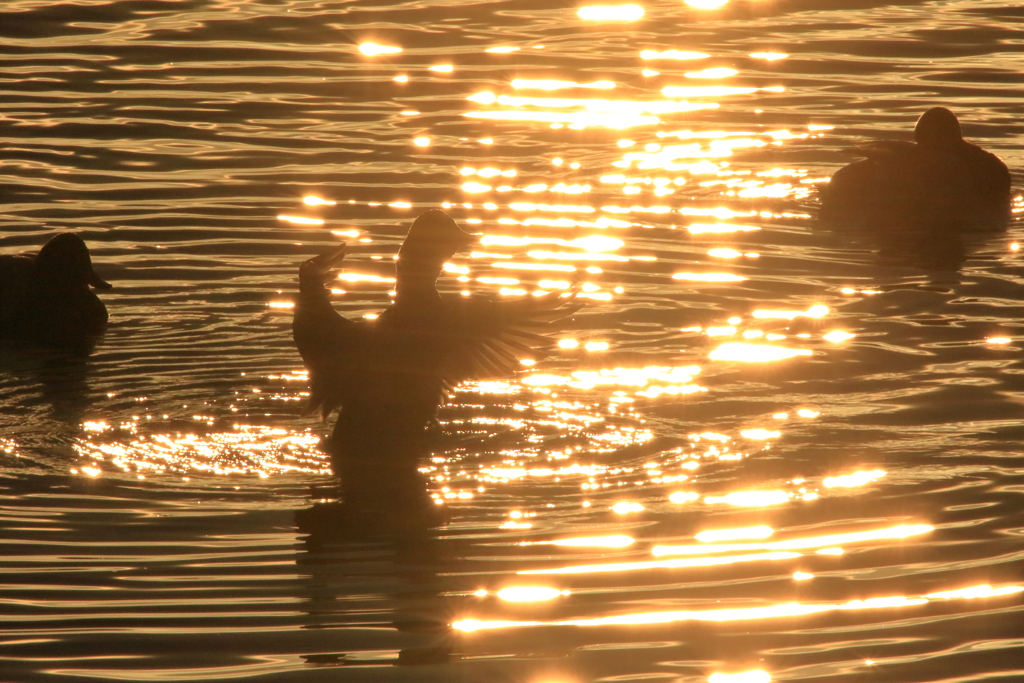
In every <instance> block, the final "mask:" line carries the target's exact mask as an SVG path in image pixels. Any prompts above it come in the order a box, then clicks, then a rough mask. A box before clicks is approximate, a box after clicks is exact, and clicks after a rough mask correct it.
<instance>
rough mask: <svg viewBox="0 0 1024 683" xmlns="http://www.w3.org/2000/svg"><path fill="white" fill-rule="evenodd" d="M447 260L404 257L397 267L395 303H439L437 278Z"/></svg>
mask: <svg viewBox="0 0 1024 683" xmlns="http://www.w3.org/2000/svg"><path fill="white" fill-rule="evenodd" d="M445 261H447V259H443V260H442V259H438V258H432V257H430V258H428V257H416V256H412V257H410V256H409V255H402V257H401V258H399V260H398V265H397V267H396V281H395V303H405V302H410V303H412V302H422V301H437V300H439V298H440V297H439V296H438V294H437V278H438V277H440V275H441V271H442V270H443V269H444V263H445Z"/></svg>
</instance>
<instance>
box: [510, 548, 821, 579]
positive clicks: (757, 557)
mask: <svg viewBox="0 0 1024 683" xmlns="http://www.w3.org/2000/svg"><path fill="white" fill-rule="evenodd" d="M797 557H802V556H801V555H800V553H793V552H770V553H754V554H752V555H729V556H726V557H694V558H687V559H675V560H646V561H641V562H615V563H612V564H583V565H575V566H569V567H555V568H552V569H523V570H520V571H518V572H516V573H517V574H523V575H538V574H599V573H610V572H631V571H639V570H644V569H680V568H685V567H719V566H722V565H729V564H739V563H741V562H760V561H778V560H792V559H794V558H797Z"/></svg>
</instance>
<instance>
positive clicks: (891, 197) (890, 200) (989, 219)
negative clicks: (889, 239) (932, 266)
mask: <svg viewBox="0 0 1024 683" xmlns="http://www.w3.org/2000/svg"><path fill="white" fill-rule="evenodd" d="M914 138H915V141H914V142H904V141H895V140H881V141H876V142H872V143H869V144H867V145H865V146H863V147H860V148H858V151H859V152H860V153H862V154H863V155H864V156H866V157H867V158H866V159H863V160H861V161H856V162H854V163H852V164H850V165H848V166H845V167H843V168H841V169H839V170H838V171H837V172H836V173H835V174H834V175H833V176H832V179H831V181H830V182H829V184H828V185H827V186H826V187H824V188H823V189H822V192H821V218H822V219H824V220H827V221H830V222H833V223H837V224H841V225H842V224H846V225H853V226H855V227H868V228H871V227H877V228H889V227H897V228H898V227H910V228H960V229H964V228H966V229H992V228H999V227H1004V226H1005V225H1006V222H1007V220H1008V218H1009V215H1010V172H1009V170H1008V169H1007V168H1006V165H1005V164H1004V163H1003V162H1002V161H1001V160H1000V159H999V157H997V156H996V155H994V154H992V153H990V152H986V151H985V150H983V149H981V148H980V147H978V146H977V145H975V144H973V143H970V142H968V141H966V140H964V139H963V136H962V134H961V131H960V122H959V121H958V120H957V118H956V116H955V115H954V114H953V113H952V112H951V111H949V110H948V109H946V108H945V107H933V108H931V109H929V110H928V111H926V112H925V113H924V114H922V115H921V118H920V119H919V120H918V122H917V125H916V127H915V128H914Z"/></svg>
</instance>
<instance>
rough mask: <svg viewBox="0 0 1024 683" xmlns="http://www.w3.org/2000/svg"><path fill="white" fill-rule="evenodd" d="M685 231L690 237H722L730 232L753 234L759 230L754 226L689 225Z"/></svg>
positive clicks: (728, 224) (722, 224) (729, 224)
mask: <svg viewBox="0 0 1024 683" xmlns="http://www.w3.org/2000/svg"><path fill="white" fill-rule="evenodd" d="M686 229H687V230H688V231H689V232H690V234H691V235H705V234H714V235H723V234H728V233H731V232H755V231H757V230H760V229H761V228H759V227H757V226H754V225H734V224H731V223H690V225H688V226H686Z"/></svg>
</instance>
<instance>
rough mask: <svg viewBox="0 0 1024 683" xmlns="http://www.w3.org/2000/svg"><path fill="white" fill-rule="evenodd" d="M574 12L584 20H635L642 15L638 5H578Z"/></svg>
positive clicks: (642, 11) (642, 12)
mask: <svg viewBox="0 0 1024 683" xmlns="http://www.w3.org/2000/svg"><path fill="white" fill-rule="evenodd" d="M576 14H577V15H578V16H579V18H580V19H583V20H585V21H636V20H637V19H639V18H641V17H642V16H644V9H643V7H640V5H591V6H589V7H580V8H579V9H578V10H577V11H576Z"/></svg>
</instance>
